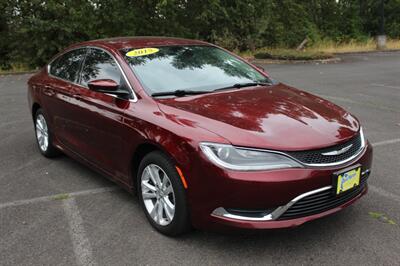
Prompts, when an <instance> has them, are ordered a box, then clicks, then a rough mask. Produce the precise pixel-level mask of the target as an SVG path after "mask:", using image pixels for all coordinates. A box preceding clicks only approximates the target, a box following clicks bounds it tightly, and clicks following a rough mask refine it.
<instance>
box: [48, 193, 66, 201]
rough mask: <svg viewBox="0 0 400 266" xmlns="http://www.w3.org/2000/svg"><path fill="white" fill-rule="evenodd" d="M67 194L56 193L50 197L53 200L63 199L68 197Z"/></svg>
mask: <svg viewBox="0 0 400 266" xmlns="http://www.w3.org/2000/svg"><path fill="white" fill-rule="evenodd" d="M68 198H69V195H68V194H67V193H64V194H58V195H55V196H53V197H52V199H53V200H65V199H68Z"/></svg>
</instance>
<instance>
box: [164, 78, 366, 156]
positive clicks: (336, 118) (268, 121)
mask: <svg viewBox="0 0 400 266" xmlns="http://www.w3.org/2000/svg"><path fill="white" fill-rule="evenodd" d="M158 103H159V106H160V109H161V111H163V112H164V113H165V114H167V117H174V119H184V120H185V121H186V122H187V125H188V126H193V127H196V126H197V127H202V128H204V129H207V130H209V131H211V132H214V133H215V134H218V135H220V136H221V137H223V138H225V139H226V140H227V141H228V142H230V143H231V144H233V145H238V146H245V147H257V148H267V149H274V150H286V151H292V150H306V149H316V148H322V147H328V146H331V145H335V144H337V143H340V142H343V141H345V140H348V139H350V138H351V137H353V136H354V135H355V134H356V133H357V131H358V130H359V122H358V121H357V119H356V118H355V117H353V116H352V115H351V114H349V113H348V112H346V111H345V110H343V109H342V108H340V107H338V106H337V105H335V104H333V103H331V102H329V101H327V100H324V99H322V98H320V97H317V96H314V95H312V94H309V93H307V92H304V91H301V90H298V89H295V88H291V87H289V86H287V85H284V84H277V85H273V86H258V87H251V88H243V89H240V90H229V91H221V92H217V93H210V94H203V95H197V96H188V97H176V98H168V99H160V100H158ZM168 115H169V116H168Z"/></svg>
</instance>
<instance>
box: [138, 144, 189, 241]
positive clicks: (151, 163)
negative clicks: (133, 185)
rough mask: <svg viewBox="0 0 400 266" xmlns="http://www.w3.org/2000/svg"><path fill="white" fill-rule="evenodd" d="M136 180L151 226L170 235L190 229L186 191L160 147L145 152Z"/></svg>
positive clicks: (170, 161) (173, 166)
mask: <svg viewBox="0 0 400 266" xmlns="http://www.w3.org/2000/svg"><path fill="white" fill-rule="evenodd" d="M137 180H138V190H139V193H138V194H139V198H140V202H141V205H142V207H143V210H144V212H145V214H146V217H147V219H148V220H149V222H150V223H151V225H152V226H153V227H154V228H156V229H157V230H158V231H159V232H161V233H163V234H165V235H169V236H176V235H180V234H183V233H185V232H187V231H188V230H189V229H190V221H189V212H188V207H187V203H186V191H185V188H184V187H183V185H182V182H181V180H180V177H179V175H178V173H177V171H176V169H175V165H174V164H173V163H172V160H171V159H170V158H169V157H168V156H166V155H165V154H163V153H161V152H159V151H155V152H151V153H149V154H148V155H146V156H145V157H144V158H143V160H142V162H141V163H140V166H139V171H138V178H137Z"/></svg>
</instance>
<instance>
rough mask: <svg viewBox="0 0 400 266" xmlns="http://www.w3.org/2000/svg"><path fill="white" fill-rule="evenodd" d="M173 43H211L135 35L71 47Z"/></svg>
mask: <svg viewBox="0 0 400 266" xmlns="http://www.w3.org/2000/svg"><path fill="white" fill-rule="evenodd" d="M173 45H211V44H209V43H207V42H203V41H197V40H190V39H183V38H173V37H158V36H137V37H115V38H107V39H99V40H93V41H86V42H82V43H78V44H75V45H72V47H76V46H101V47H107V48H110V49H113V50H120V49H124V48H141V47H152V46H173Z"/></svg>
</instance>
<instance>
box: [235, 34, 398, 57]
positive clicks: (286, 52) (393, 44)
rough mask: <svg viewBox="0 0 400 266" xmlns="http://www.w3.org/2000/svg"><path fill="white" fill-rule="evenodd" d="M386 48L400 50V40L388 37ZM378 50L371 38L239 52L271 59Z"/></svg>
mask: <svg viewBox="0 0 400 266" xmlns="http://www.w3.org/2000/svg"><path fill="white" fill-rule="evenodd" d="M386 50H400V40H391V39H388V40H387V43H386ZM371 51H377V49H376V41H375V39H373V38H370V39H368V40H366V41H363V42H360V41H349V42H346V43H336V42H334V41H328V40H325V41H320V42H318V43H315V44H314V45H312V46H311V47H307V48H306V49H304V50H303V51H297V50H295V49H281V48H269V47H264V48H259V49H257V50H255V51H254V52H251V51H244V52H239V54H240V55H241V56H242V57H244V58H247V59H253V58H256V59H271V60H320V59H329V58H333V57H334V54H341V53H355V52H371Z"/></svg>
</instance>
